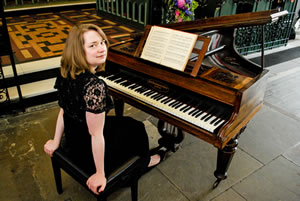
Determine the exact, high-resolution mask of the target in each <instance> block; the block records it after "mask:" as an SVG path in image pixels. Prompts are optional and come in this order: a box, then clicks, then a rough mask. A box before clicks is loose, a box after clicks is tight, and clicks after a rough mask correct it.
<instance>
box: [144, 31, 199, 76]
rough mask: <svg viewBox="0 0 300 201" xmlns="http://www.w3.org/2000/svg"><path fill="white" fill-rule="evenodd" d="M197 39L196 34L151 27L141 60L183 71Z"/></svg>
mask: <svg viewBox="0 0 300 201" xmlns="http://www.w3.org/2000/svg"><path fill="white" fill-rule="evenodd" d="M197 37H198V36H197V35H196V34H192V33H187V32H183V31H178V30H172V29H168V28H163V27H158V26H153V27H152V28H151V30H150V33H149V35H148V38H147V40H146V43H145V46H144V49H143V52H142V55H141V58H143V59H146V60H149V61H152V62H155V63H159V64H162V65H164V66H168V67H170V68H173V69H175V70H180V71H184V68H185V66H186V63H187V62H188V59H189V56H190V54H191V52H192V50H193V47H194V45H195V42H196V40H197Z"/></svg>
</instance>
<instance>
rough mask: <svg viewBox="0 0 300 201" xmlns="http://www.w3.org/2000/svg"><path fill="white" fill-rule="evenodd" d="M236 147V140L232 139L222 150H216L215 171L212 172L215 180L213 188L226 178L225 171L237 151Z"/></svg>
mask: <svg viewBox="0 0 300 201" xmlns="http://www.w3.org/2000/svg"><path fill="white" fill-rule="evenodd" d="M237 145H238V139H232V140H230V141H229V142H228V143H227V145H226V146H225V147H224V149H218V158H217V169H216V171H215V172H214V175H215V177H217V180H216V181H215V183H214V185H213V188H216V187H217V186H218V185H219V184H220V182H221V181H222V180H224V179H226V178H227V170H228V168H229V165H230V162H231V160H232V157H233V155H234V153H235V151H236V149H237Z"/></svg>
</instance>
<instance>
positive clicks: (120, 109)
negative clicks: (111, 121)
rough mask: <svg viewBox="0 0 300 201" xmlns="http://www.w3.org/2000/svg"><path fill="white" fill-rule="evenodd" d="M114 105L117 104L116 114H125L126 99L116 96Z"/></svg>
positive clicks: (119, 115)
mask: <svg viewBox="0 0 300 201" xmlns="http://www.w3.org/2000/svg"><path fill="white" fill-rule="evenodd" d="M114 105H115V113H116V116H118V117H121V116H123V112H124V101H123V100H121V99H117V98H114Z"/></svg>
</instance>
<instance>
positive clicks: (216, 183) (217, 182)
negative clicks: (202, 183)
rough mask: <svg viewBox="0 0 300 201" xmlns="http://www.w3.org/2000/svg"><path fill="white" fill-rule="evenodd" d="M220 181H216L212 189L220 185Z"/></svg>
mask: <svg viewBox="0 0 300 201" xmlns="http://www.w3.org/2000/svg"><path fill="white" fill-rule="evenodd" d="M221 181H222V179H217V180H216V181H215V183H214V185H213V189H215V188H217V187H218V186H219V184H220V183H221Z"/></svg>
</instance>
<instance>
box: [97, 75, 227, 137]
mask: <svg viewBox="0 0 300 201" xmlns="http://www.w3.org/2000/svg"><path fill="white" fill-rule="evenodd" d="M99 78H100V79H103V80H104V81H105V82H106V83H107V85H108V86H109V87H111V88H113V89H115V90H118V91H120V92H123V93H125V94H127V95H130V96H132V97H133V98H135V99H138V100H140V101H143V102H144V103H146V104H149V105H151V106H152V107H156V108H158V109H160V110H162V111H164V112H166V113H169V114H171V115H173V116H175V117H177V118H180V119H182V120H184V121H186V122H188V123H191V124H194V125H195V126H197V127H200V128H202V129H205V130H207V131H209V132H212V133H214V132H215V131H216V130H217V129H218V128H219V127H221V126H222V125H223V124H224V123H225V122H226V121H227V120H228V119H229V117H230V115H231V112H230V110H228V109H224V108H222V107H220V106H219V105H217V104H215V103H211V102H213V101H210V100H208V99H207V100H205V98H203V99H200V98H192V97H191V96H187V95H183V94H182V93H180V92H177V93H176V92H168V93H166V94H164V93H161V92H158V91H156V90H153V89H151V88H150V87H149V86H147V85H146V81H145V80H142V79H140V78H138V77H132V76H129V75H125V74H124V73H118V74H110V75H108V74H103V75H100V76H99Z"/></svg>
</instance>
